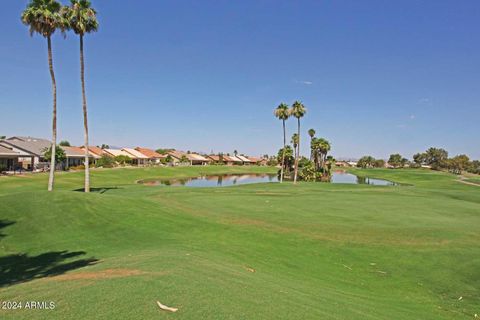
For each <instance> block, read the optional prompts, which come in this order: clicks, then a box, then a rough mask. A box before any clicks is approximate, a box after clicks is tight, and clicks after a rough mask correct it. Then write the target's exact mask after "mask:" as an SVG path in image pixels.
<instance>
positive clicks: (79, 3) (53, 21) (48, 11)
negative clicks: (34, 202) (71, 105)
mask: <svg viewBox="0 0 480 320" xmlns="http://www.w3.org/2000/svg"><path fill="white" fill-rule="evenodd" d="M21 19H22V22H23V23H24V24H25V25H27V26H28V27H29V28H30V35H32V36H33V34H34V33H38V34H40V35H41V36H43V37H44V38H46V39H47V46H48V65H49V69H50V76H51V79H52V95H53V117H52V148H51V154H52V155H53V156H52V159H51V161H50V176H49V179H48V191H52V190H53V185H54V180H55V154H56V150H55V149H56V143H57V83H56V80H55V72H54V69H53V54H52V35H53V34H54V33H55V32H56V31H57V30H60V31H61V33H62V34H63V35H64V36H65V34H66V31H70V30H71V31H73V32H74V33H75V34H76V35H78V36H79V38H80V80H81V83H82V99H83V124H84V130H85V136H84V140H85V192H90V172H89V149H88V146H89V145H88V116H87V99H86V94H85V62H84V53H83V38H84V36H85V35H86V34H88V33H91V32H95V31H97V29H98V20H97V13H96V11H95V9H93V8H92V7H91V3H90V1H88V0H70V5H69V6H63V5H62V4H60V3H59V2H57V1H56V0H31V1H30V3H29V4H28V5H27V8H26V9H25V10H24V11H23V13H22V16H21Z"/></svg>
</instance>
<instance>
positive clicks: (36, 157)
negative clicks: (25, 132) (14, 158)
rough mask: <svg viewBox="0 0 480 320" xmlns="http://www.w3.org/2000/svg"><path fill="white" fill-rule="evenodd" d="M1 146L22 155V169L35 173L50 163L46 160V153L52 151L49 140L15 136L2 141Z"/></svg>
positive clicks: (20, 161)
mask: <svg viewBox="0 0 480 320" xmlns="http://www.w3.org/2000/svg"><path fill="white" fill-rule="evenodd" d="M0 144H1V145H2V146H4V147H7V148H11V149H12V150H13V151H16V152H18V153H20V157H19V158H18V162H19V163H20V165H21V167H22V168H24V169H26V170H32V171H33V170H37V169H43V168H46V167H48V162H47V161H46V160H45V158H44V153H45V151H47V150H48V149H50V147H51V145H52V143H51V141H49V140H46V139H41V138H34V137H22V136H15V137H10V138H8V139H5V140H1V141H0Z"/></svg>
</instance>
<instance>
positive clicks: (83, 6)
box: [62, 0, 98, 192]
mask: <svg viewBox="0 0 480 320" xmlns="http://www.w3.org/2000/svg"><path fill="white" fill-rule="evenodd" d="M62 16H63V17H64V19H65V21H66V25H67V29H70V30H73V32H74V33H75V34H77V35H78V36H79V39H80V81H81V83H82V101H83V127H84V138H85V141H84V144H85V189H84V190H85V192H90V166H89V160H88V159H89V148H88V146H89V141H88V113H87V96H86V93H85V59H84V50H83V37H84V36H85V34H88V33H92V32H96V31H97V30H98V21H97V12H96V11H95V9H93V8H92V7H91V3H90V1H88V0H70V7H63V8H62Z"/></svg>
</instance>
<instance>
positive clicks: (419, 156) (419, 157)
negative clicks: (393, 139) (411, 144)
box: [413, 153, 427, 166]
mask: <svg viewBox="0 0 480 320" xmlns="http://www.w3.org/2000/svg"><path fill="white" fill-rule="evenodd" d="M426 158H427V154H426V153H416V154H414V155H413V162H414V163H416V164H417V165H418V166H421V165H422V164H424V163H425V160H426Z"/></svg>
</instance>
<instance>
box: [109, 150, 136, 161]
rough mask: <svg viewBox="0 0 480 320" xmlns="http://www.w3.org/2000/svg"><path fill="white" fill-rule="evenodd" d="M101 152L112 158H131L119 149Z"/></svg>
mask: <svg viewBox="0 0 480 320" xmlns="http://www.w3.org/2000/svg"><path fill="white" fill-rule="evenodd" d="M103 152H104V153H105V155H107V156H109V157H113V158H115V157H118V156H125V157H129V158H130V159H131V158H132V155H131V154H129V153H127V152H125V151H123V150H120V149H103Z"/></svg>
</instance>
